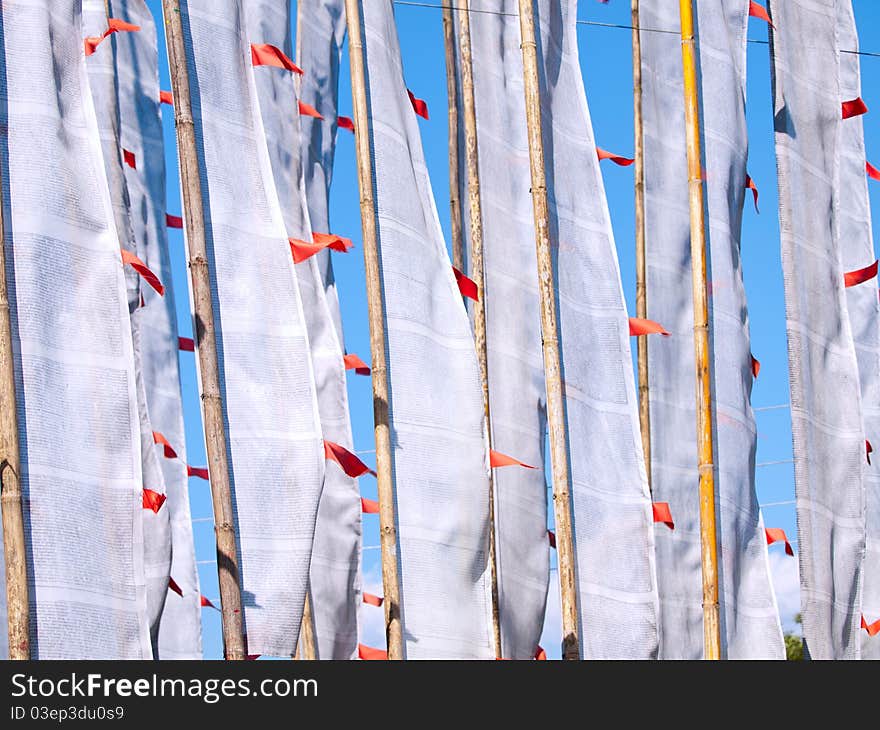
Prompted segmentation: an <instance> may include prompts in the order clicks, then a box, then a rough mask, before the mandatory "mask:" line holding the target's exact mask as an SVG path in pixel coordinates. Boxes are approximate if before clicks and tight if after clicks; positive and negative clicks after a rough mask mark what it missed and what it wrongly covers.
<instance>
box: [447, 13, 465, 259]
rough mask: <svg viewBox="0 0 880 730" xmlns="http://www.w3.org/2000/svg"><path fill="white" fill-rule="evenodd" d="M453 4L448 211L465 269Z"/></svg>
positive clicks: (449, 41) (449, 46) (449, 52)
mask: <svg viewBox="0 0 880 730" xmlns="http://www.w3.org/2000/svg"><path fill="white" fill-rule="evenodd" d="M452 10H453V8H452V6H451V5H444V6H443V48H444V50H445V51H446V99H447V106H448V108H449V121H448V124H449V213H450V217H451V219H452V227H451V231H452V265H453V266H454V267H455V268H456V269H458V270H459V271H465V267H466V265H465V262H464V238H463V237H462V234H461V200H460V199H459V184H460V179H459V174H460V171H459V164H458V77H457V75H456V73H455V29H454V28H453V23H454V22H455V21H454V18H453V14H452Z"/></svg>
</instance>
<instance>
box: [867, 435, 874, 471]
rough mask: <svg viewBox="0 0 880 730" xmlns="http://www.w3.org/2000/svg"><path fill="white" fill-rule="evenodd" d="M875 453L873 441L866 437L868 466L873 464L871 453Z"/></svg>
mask: <svg viewBox="0 0 880 730" xmlns="http://www.w3.org/2000/svg"><path fill="white" fill-rule="evenodd" d="M873 453H874V447H873V446H871V442H870V441H868V439H865V458H866V459H867V460H868V466H871V454H873Z"/></svg>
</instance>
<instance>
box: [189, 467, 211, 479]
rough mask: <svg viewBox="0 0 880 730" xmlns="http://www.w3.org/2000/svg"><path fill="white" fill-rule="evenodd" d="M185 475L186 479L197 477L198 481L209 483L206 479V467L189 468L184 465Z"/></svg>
mask: <svg viewBox="0 0 880 730" xmlns="http://www.w3.org/2000/svg"><path fill="white" fill-rule="evenodd" d="M186 475H187V476H188V477H198V478H199V479H204V480H205V481H206V482H207V481H210V479H209V477H208V467H206V466H190V465H189V464H187V465H186Z"/></svg>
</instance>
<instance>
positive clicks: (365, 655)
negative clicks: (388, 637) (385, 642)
mask: <svg viewBox="0 0 880 730" xmlns="http://www.w3.org/2000/svg"><path fill="white" fill-rule="evenodd" d="M387 658H388V652H387V651H384V650H382V649H374V648H373V647H372V646H366V645H365V644H358V659H370V660H381V659H387Z"/></svg>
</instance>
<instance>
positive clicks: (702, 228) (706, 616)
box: [678, 0, 721, 659]
mask: <svg viewBox="0 0 880 730" xmlns="http://www.w3.org/2000/svg"><path fill="white" fill-rule="evenodd" d="M678 6H679V14H680V16H681V58H682V65H683V68H684V116H685V129H686V139H687V165H688V196H689V203H690V219H691V271H692V274H693V276H692V279H693V297H694V359H695V365H696V371H697V447H698V455H699V463H700V546H701V553H702V568H703V571H702V572H703V641H704V657H705V658H706V659H720V658H721V625H720V621H719V615H718V614H719V607H718V543H717V535H716V530H715V464H714V453H713V444H712V374H711V368H710V365H709V363H710V360H709V358H710V351H709V344H710V343H709V293H708V286H707V283H706V222H705V218H704V213H703V176H702V162H701V157H702V153H701V150H700V100H699V88H698V85H697V48H696V40H695V38H694V7H693V0H679V4H678Z"/></svg>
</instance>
